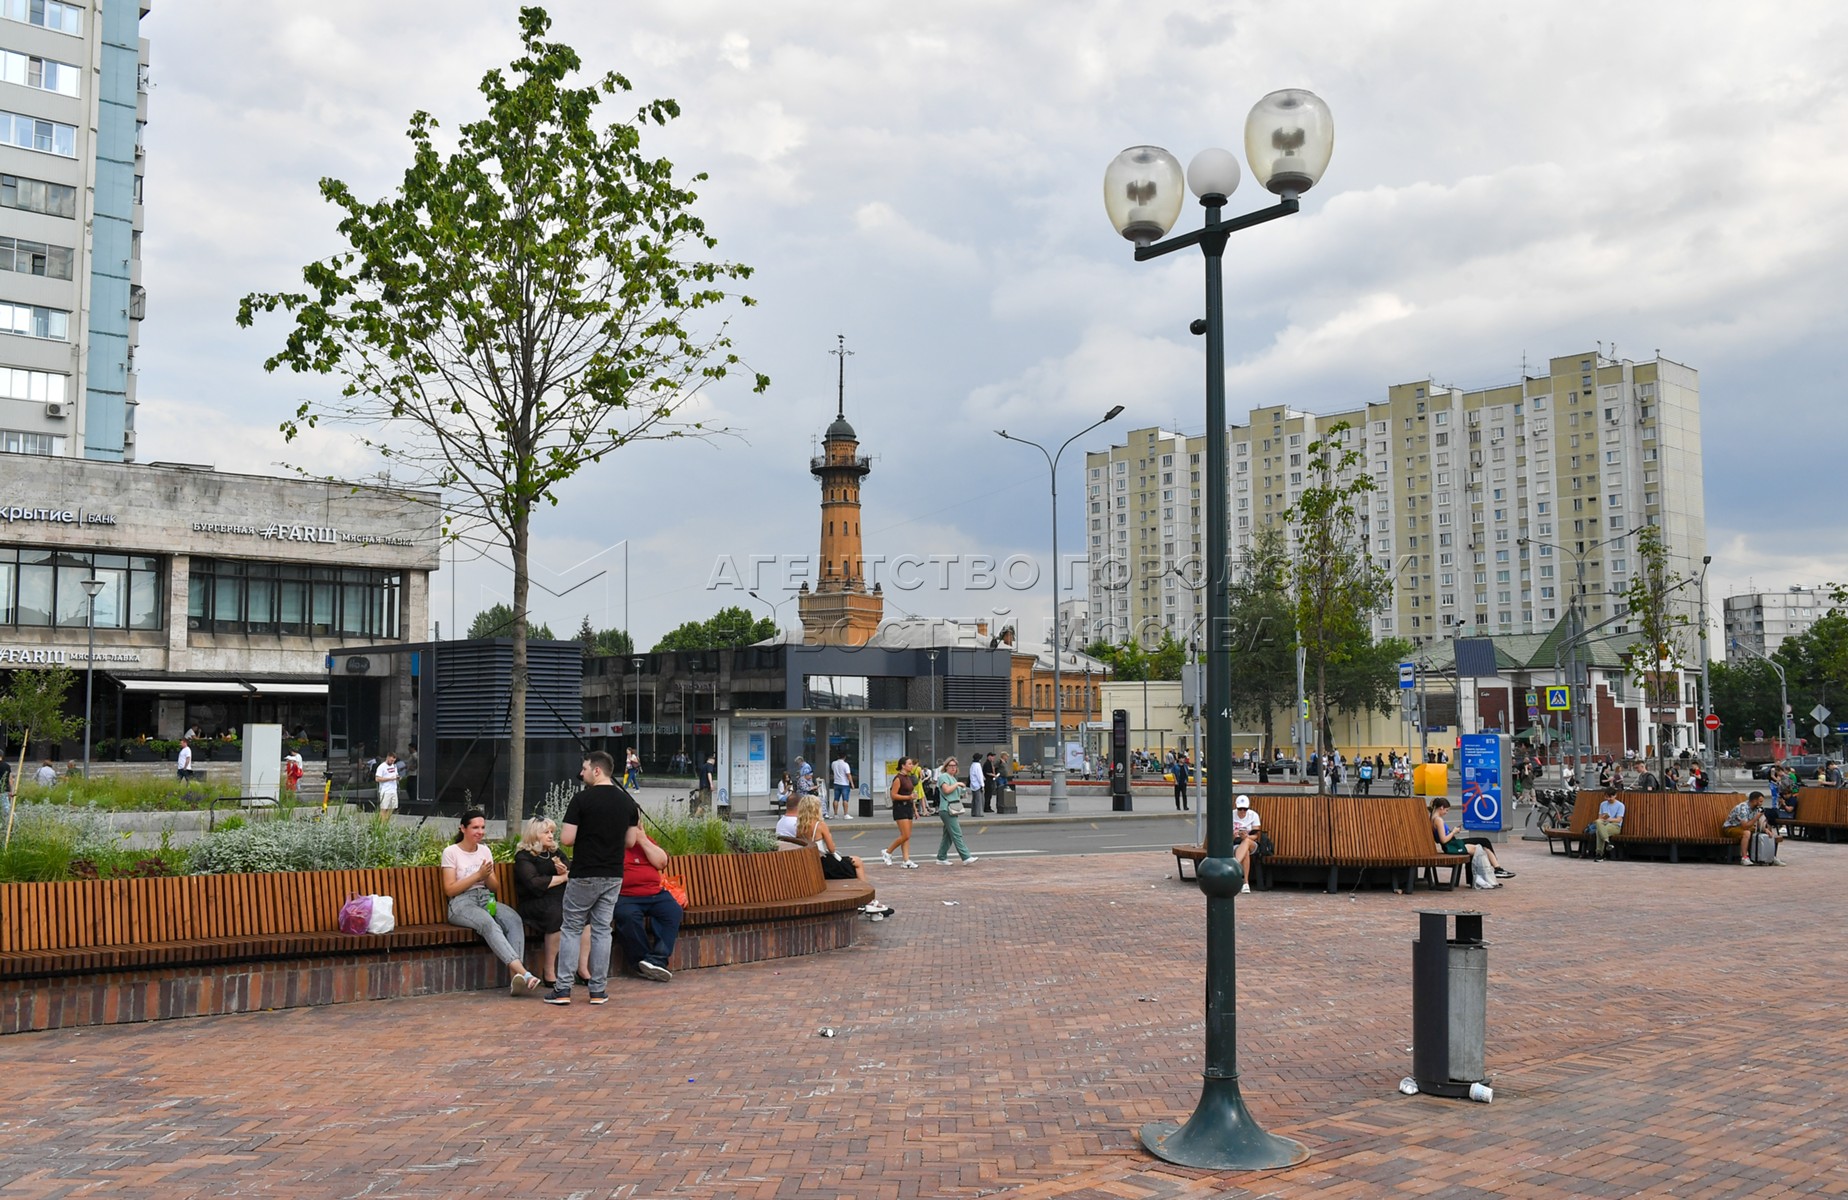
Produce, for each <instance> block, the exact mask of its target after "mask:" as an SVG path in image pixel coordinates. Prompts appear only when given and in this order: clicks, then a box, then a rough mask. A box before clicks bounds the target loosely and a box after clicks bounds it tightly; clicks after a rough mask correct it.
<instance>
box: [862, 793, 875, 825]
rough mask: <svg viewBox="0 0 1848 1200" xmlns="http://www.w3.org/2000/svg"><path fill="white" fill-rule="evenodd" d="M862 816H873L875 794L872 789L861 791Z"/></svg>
mask: <svg viewBox="0 0 1848 1200" xmlns="http://www.w3.org/2000/svg"><path fill="white" fill-rule="evenodd" d="M860 815H861V816H862V817H867V818H870V817H871V816H872V815H873V792H872V789H871V788H867V787H862V788H861V789H860Z"/></svg>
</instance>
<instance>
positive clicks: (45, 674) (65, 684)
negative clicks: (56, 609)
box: [0, 666, 83, 846]
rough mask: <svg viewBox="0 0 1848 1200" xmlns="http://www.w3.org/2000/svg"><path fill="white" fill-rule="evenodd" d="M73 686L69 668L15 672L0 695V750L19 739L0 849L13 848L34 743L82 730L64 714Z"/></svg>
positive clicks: (60, 667)
mask: <svg viewBox="0 0 1848 1200" xmlns="http://www.w3.org/2000/svg"><path fill="white" fill-rule="evenodd" d="M76 683H77V673H76V672H75V671H72V670H71V669H70V668H69V667H64V666H57V667H45V668H43V669H42V670H41V669H33V670H22V671H14V672H13V677H12V679H11V680H9V681H8V682H7V686H6V691H5V692H0V750H4V749H5V748H6V743H7V742H9V741H12V740H13V739H15V738H17V739H19V758H18V759H17V760H16V761H15V763H14V767H15V769H14V771H13V781H12V793H11V794H10V795H9V796H8V797H7V805H6V838H5V841H4V842H3V843H0V845H6V846H11V845H12V844H13V814H14V813H15V812H17V811H18V810H19V804H18V800H19V785H20V784H21V783H23V782H25V777H26V764H27V763H28V762H29V761H31V760H30V758H29V757H28V756H29V755H30V754H31V752H32V743H33V741H34V740H42V741H46V742H55V741H59V740H61V739H63V738H67V737H71V736H72V735H74V734H76V733H77V732H79V731H80V730H82V729H83V722H82V721H81V720H79V719H78V718H76V717H71V716H66V715H65V712H64V701H65V697H67V696H69V695H70V692H71V688H72V687H74V686H76Z"/></svg>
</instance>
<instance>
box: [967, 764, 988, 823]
mask: <svg viewBox="0 0 1848 1200" xmlns="http://www.w3.org/2000/svg"><path fill="white" fill-rule="evenodd" d="M987 795H988V776H987V775H986V774H985V773H984V772H983V770H982V756H981V755H979V754H978V755H976V756H975V757H974V758H972V759H970V760H969V807H970V809H971V811H973V812H974V813H975V814H976V815H977V816H980V815H981V812H982V800H983V799H984V798H985V797H986V796H987Z"/></svg>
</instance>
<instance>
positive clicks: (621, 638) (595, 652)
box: [577, 613, 634, 658]
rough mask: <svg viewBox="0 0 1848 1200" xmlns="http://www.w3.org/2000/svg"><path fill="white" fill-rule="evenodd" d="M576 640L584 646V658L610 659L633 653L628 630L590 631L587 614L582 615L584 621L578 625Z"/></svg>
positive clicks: (588, 615) (632, 644)
mask: <svg viewBox="0 0 1848 1200" xmlns="http://www.w3.org/2000/svg"><path fill="white" fill-rule="evenodd" d="M577 640H578V641H580V642H582V643H583V644H584V657H585V658H612V657H615V656H616V655H621V654H630V653H633V652H634V643H633V642H631V641H630V640H629V631H628V630H626V629H592V628H591V627H590V614H589V613H585V614H584V620H583V621H582V622H581V623H580V624H579V625H578V631H577Z"/></svg>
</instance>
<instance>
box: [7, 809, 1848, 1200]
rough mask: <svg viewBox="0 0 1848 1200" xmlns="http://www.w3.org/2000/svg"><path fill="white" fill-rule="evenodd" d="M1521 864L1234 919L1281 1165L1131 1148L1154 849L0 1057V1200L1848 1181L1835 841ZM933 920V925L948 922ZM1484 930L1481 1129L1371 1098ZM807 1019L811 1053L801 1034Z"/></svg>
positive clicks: (1139, 1104)
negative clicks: (828, 920)
mask: <svg viewBox="0 0 1848 1200" xmlns="http://www.w3.org/2000/svg"><path fill="white" fill-rule="evenodd" d="M1786 857H1787V858H1788V859H1789V860H1790V862H1791V864H1792V865H1790V866H1789V867H1787V868H1784V869H1773V868H1766V867H1754V868H1741V867H1736V866H1734V867H1722V866H1706V865H1680V866H1669V865H1666V864H1628V863H1609V864H1592V863H1585V862H1576V861H1573V862H1568V861H1566V860H1564V859H1560V858H1549V857H1548V856H1547V855H1546V853H1545V850H1544V848H1543V847H1540V846H1537V845H1533V844H1526V843H1520V842H1515V843H1513V844H1512V845H1511V846H1510V848H1509V849H1508V851H1507V852H1506V857H1505V861H1506V862H1508V863H1509V864H1510V865H1512V866H1513V867H1515V868H1516V869H1517V870H1518V872H1519V878H1517V879H1515V880H1513V881H1512V882H1511V883H1510V884H1509V886H1507V887H1505V888H1503V889H1501V891H1500V892H1499V894H1497V895H1494V896H1485V895H1482V894H1481V893H1470V892H1460V893H1456V894H1454V895H1452V894H1446V893H1437V894H1435V895H1434V894H1431V893H1426V892H1420V893H1419V894H1418V895H1417V896H1416V897H1399V896H1394V895H1392V894H1391V893H1390V892H1381V891H1367V892H1362V893H1360V894H1359V895H1358V896H1357V897H1355V898H1353V899H1350V898H1349V897H1348V896H1346V895H1340V896H1328V895H1323V894H1321V893H1319V892H1300V891H1281V890H1280V891H1276V892H1271V893H1268V894H1260V895H1256V896H1252V897H1247V898H1245V899H1244V900H1242V901H1241V902H1240V906H1241V928H1240V939H1241V946H1240V963H1241V975H1240V981H1239V982H1240V986H1239V995H1240V1003H1241V1007H1240V1015H1241V1017H1242V1018H1243V1022H1242V1028H1241V1031H1240V1053H1241V1057H1240V1065H1241V1068H1242V1071H1243V1082H1244V1088H1245V1095H1246V1097H1247V1100H1248V1102H1249V1103H1250V1105H1251V1108H1252V1110H1253V1111H1254V1112H1255V1113H1256V1114H1257V1116H1258V1118H1259V1119H1260V1120H1261V1121H1262V1122H1263V1123H1264V1124H1265V1125H1266V1126H1267V1127H1269V1128H1271V1129H1272V1130H1274V1131H1276V1132H1280V1133H1286V1134H1288V1135H1290V1136H1292V1137H1295V1138H1298V1139H1300V1140H1302V1141H1303V1142H1305V1143H1307V1144H1308V1145H1309V1147H1310V1149H1311V1151H1312V1155H1313V1156H1312V1157H1311V1159H1310V1160H1309V1161H1308V1162H1307V1163H1306V1164H1304V1165H1303V1166H1300V1167H1297V1168H1295V1169H1293V1170H1289V1171H1284V1172H1277V1173H1270V1174H1264V1175H1243V1176H1238V1175H1228V1176H1215V1175H1210V1174H1207V1173H1203V1172H1196V1171H1187V1170H1181V1169H1177V1168H1171V1167H1168V1166H1165V1165H1163V1164H1159V1163H1156V1162H1154V1161H1152V1160H1151V1159H1150V1158H1148V1156H1147V1155H1146V1154H1144V1153H1143V1152H1142V1150H1141V1149H1140V1147H1139V1146H1138V1145H1137V1142H1136V1137H1135V1134H1136V1130H1137V1129H1138V1128H1139V1127H1140V1126H1141V1124H1142V1123H1143V1122H1145V1121H1149V1120H1156V1119H1162V1120H1174V1119H1179V1118H1181V1117H1184V1116H1185V1115H1186V1113H1187V1112H1188V1111H1189V1110H1190V1109H1191V1108H1192V1105H1193V1101H1194V1098H1195V1096H1196V1094H1197V1090H1198V1077H1197V1072H1198V1069H1199V1057H1200V1053H1201V1048H1202V1033H1201V1001H1200V992H1201V987H1200V974H1201V970H1202V951H1201V945H1202V937H1201V934H1202V927H1203V915H1202V914H1203V903H1202V901H1201V900H1200V898H1199V895H1198V893H1197V892H1196V891H1195V890H1194V888H1193V887H1192V885H1191V884H1186V885H1184V884H1180V883H1177V882H1175V881H1174V880H1173V879H1172V875H1173V860H1172V859H1171V858H1169V857H1167V856H1166V855H1163V854H1159V853H1148V854H1133V855H1116V856H1107V857H1090V858H1041V859H1028V858H1000V857H985V858H984V859H983V860H982V861H981V862H980V863H978V864H976V865H975V866H972V867H967V868H964V867H942V868H939V867H936V866H934V865H929V864H927V865H925V866H924V867H923V868H921V869H920V870H916V871H905V872H900V871H894V870H885V869H882V868H879V867H874V868H873V873H874V879H875V882H876V883H878V884H879V885H880V887H881V889H882V891H881V895H882V898H883V899H884V900H885V901H886V902H887V903H890V904H892V905H894V906H896V907H897V908H898V909H899V910H900V912H899V914H898V915H897V916H896V917H894V918H893V919H891V920H889V921H886V922H884V923H882V924H879V925H867V926H866V927H865V928H864V931H863V932H864V938H863V940H862V943H861V944H860V945H859V946H857V947H856V948H854V949H852V950H847V951H840V952H836V953H833V954H828V955H823V956H819V957H815V958H809V959H797V960H785V961H782V962H771V963H762V964H757V965H753V966H745V967H731V968H722V969H714V970H707V971H697V972H686V973H683V974H682V975H681V976H680V977H679V978H677V979H676V980H675V981H674V982H673V983H672V984H670V985H665V986H663V985H652V984H646V983H643V982H641V981H630V980H623V981H619V982H617V983H616V984H615V985H613V986H614V990H615V993H616V1000H615V1002H614V1003H612V1004H610V1005H609V1006H607V1007H605V1008H600V1009H599V1008H591V1007H589V1006H587V1005H585V1004H583V1003H581V998H582V996H583V993H582V991H580V992H579V993H578V995H579V997H580V1003H578V1004H575V1005H573V1006H572V1007H571V1008H569V1009H552V1008H548V1007H546V1006H544V1005H541V1004H539V1003H538V1002H537V1001H536V1000H518V1001H516V1000H512V999H509V998H507V997H506V996H504V995H502V994H499V993H480V994H474V995H463V996H438V997H431V998H425V999H418V1000H411V1001H388V1002H377V1003H370V1004H351V1005H344V1006H340V1007H333V1008H321V1009H303V1010H294V1011H289V1012H279V1013H264V1014H255V1015H249V1016H239V1017H226V1018H208V1019H199V1020H189V1021H171V1022H163V1023H156V1024H149V1025H139V1026H122V1027H115V1028H103V1029H87V1030H82V1031H73V1032H58V1033H47V1034H25V1035H18V1036H14V1037H9V1038H5V1039H0V1191H3V1193H4V1194H5V1195H7V1196H33V1197H37V1196H81V1195H92V1194H111V1195H150V1196H190V1195H201V1196H207V1195H211V1196H217V1195H231V1194H238V1195H254V1196H359V1195H366V1196H375V1197H391V1196H418V1197H425V1196H428V1197H437V1196H444V1197H447V1196H473V1195H491V1196H533V1197H566V1196H580V1197H586V1198H591V1197H643V1198H645V1197H654V1196H694V1197H709V1196H710V1197H726V1196H741V1197H834V1196H843V1197H910V1196H919V1197H931V1196H980V1195H997V1194H1005V1195H1009V1196H1016V1197H1025V1198H1038V1197H1063V1198H1076V1197H1083V1198H1085V1200H1093V1198H1094V1200H1106V1198H1109V1200H1138V1198H1162V1197H1188V1198H1194V1197H1207V1196H1222V1195H1225V1196H1246V1195H1251V1196H1286V1197H1287V1196H1304V1195H1309V1194H1311V1193H1313V1194H1316V1195H1324V1196H1326V1195H1336V1196H1357V1197H1358V1196H1374V1195H1385V1194H1389V1193H1403V1194H1415V1195H1439V1196H1473V1195H1507V1196H1566V1195H1588V1196H1618V1195H1642V1194H1650V1195H1675V1196H1715V1197H1717V1196H1751V1197H1770V1196H1780V1195H1785V1194H1796V1193H1802V1194H1810V1193H1816V1194H1823V1195H1840V1194H1848V1165H1844V1164H1845V1158H1844V1153H1843V1148H1842V1142H1843V1139H1842V1134H1843V1131H1844V1126H1848V1117H1845V1116H1844V1114H1843V1095H1842V1093H1843V1091H1844V1087H1845V1085H1844V1082H1843V1074H1844V1067H1845V1066H1848V1033H1845V1032H1844V1028H1843V1025H1844V1017H1845V1015H1848V1012H1845V1009H1844V1004H1845V1002H1848V987H1845V986H1844V985H1845V984H1848V946H1845V945H1844V939H1843V938H1842V936H1841V930H1842V929H1843V928H1844V924H1845V920H1844V919H1845V918H1848V895H1845V893H1848V889H1845V888H1844V886H1843V883H1842V880H1843V878H1844V867H1848V845H1844V846H1822V845H1815V846H1812V845H1796V844H1792V845H1791V846H1790V847H1788V848H1787V851H1786ZM945 901H955V902H956V904H955V905H954V906H950V905H946V904H945V903H944V902H945ZM1472 905H1479V906H1480V907H1481V908H1482V909H1483V911H1485V912H1486V913H1488V914H1489V915H1488V921H1487V928H1488V936H1489V938H1490V941H1491V944H1492V949H1491V951H1490V954H1491V958H1490V997H1489V1026H1490V1047H1489V1063H1490V1069H1491V1071H1492V1072H1493V1074H1494V1080H1493V1082H1494V1086H1495V1102H1494V1103H1493V1104H1492V1105H1487V1106H1484V1105H1479V1104H1471V1103H1468V1102H1465V1101H1453V1100H1439V1099H1434V1098H1431V1097H1426V1096H1416V1097H1404V1096H1401V1095H1399V1094H1398V1093H1397V1091H1396V1090H1395V1085H1396V1084H1397V1082H1398V1080H1399V1079H1400V1077H1401V1076H1403V1075H1405V1074H1407V1073H1408V1072H1409V1070H1410V1053H1409V1047H1410V1044H1411V1043H1410V1036H1411V1034H1410V1030H1411V1018H1410V1005H1411V1001H1410V993H1411V987H1410V960H1411V947H1410V943H1411V939H1412V937H1413V935H1414V930H1415V925H1416V917H1415V912H1416V910H1417V909H1418V908H1419V907H1421V906H1426V907H1445V908H1452V909H1454V908H1463V907H1470V906H1472ZM822 1026H831V1027H833V1028H835V1029H836V1030H837V1031H838V1036H837V1037H836V1038H834V1039H832V1040H827V1039H823V1038H821V1037H818V1036H817V1033H816V1031H817V1030H818V1029H819V1028H820V1027H822Z"/></svg>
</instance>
